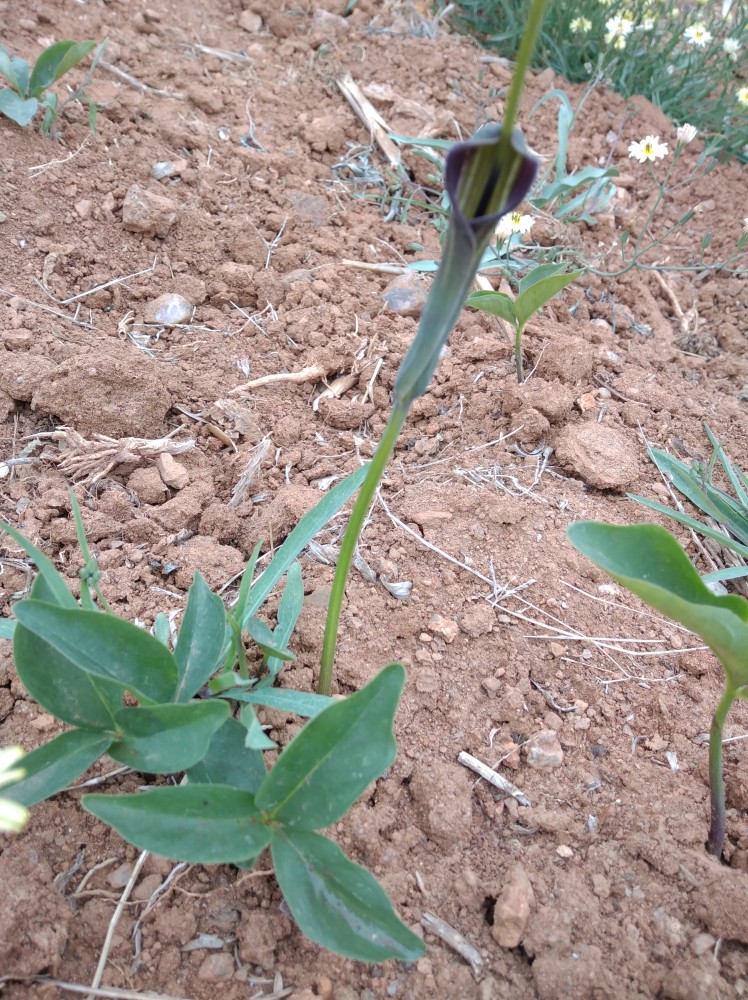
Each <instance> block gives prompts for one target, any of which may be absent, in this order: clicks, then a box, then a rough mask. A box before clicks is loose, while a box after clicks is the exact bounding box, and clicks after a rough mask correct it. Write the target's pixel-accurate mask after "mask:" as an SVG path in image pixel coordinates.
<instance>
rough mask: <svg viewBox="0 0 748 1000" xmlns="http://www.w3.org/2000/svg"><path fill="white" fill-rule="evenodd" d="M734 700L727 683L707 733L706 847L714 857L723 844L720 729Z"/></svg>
mask: <svg viewBox="0 0 748 1000" xmlns="http://www.w3.org/2000/svg"><path fill="white" fill-rule="evenodd" d="M734 701H735V691H734V690H733V688H732V687H730V686H729V685H728V686H727V687H726V688H725V692H724V694H723V695H722V697H721V698H720V700H719V704H718V705H717V708H716V709H715V712H714V716H713V718H712V728H711V731H710V733H709V797H710V800H711V807H712V819H711V823H710V825H709V840H707V842H706V849H707V851H708V852H709V853H710V854H713V855H714V856H715V857H716V858H721V857H722V849H723V848H724V846H725V783H724V780H723V778H722V731H723V729H724V726H725V719H726V718H727V713H728V712H729V711H730V706H731V705H732V703H733V702H734Z"/></svg>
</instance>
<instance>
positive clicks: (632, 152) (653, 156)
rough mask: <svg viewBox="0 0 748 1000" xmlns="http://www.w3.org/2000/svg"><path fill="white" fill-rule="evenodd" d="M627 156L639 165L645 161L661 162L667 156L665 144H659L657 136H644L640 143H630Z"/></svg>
mask: <svg viewBox="0 0 748 1000" xmlns="http://www.w3.org/2000/svg"><path fill="white" fill-rule="evenodd" d="M629 156H630V157H631V158H632V160H637V161H638V162H639V163H646V161H647V160H662V159H664V158H665V157H666V156H667V143H666V142H660V137H659V135H648V136H645V137H644V139H642V140H641V142H632V143H631V145H630V146H629Z"/></svg>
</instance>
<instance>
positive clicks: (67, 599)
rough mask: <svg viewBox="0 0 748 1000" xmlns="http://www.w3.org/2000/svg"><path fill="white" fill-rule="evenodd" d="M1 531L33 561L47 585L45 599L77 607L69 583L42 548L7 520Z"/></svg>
mask: <svg viewBox="0 0 748 1000" xmlns="http://www.w3.org/2000/svg"><path fill="white" fill-rule="evenodd" d="M0 531H4V532H5V533H6V534H8V535H10V537H11V538H12V539H13V541H14V542H15V543H16V544H17V545H20V546H21V548H22V549H23V551H24V552H25V553H26V555H27V556H28V557H29V559H30V560H31V561H32V562H33V564H34V565H35V566H36V568H37V569H38V570H39V573H40V575H41V577H42V579H43V580H44V582H45V583H46V585H47V589H48V592H49V596H48V597H44V600H45V601H47V602H48V603H50V604H59V606H60V607H61V608H77V607H78V602H77V601H76V599H75V598H74V597H73V595H72V594H71V593H70V590H69V588H68V585H67V584H66V583H65V580H64V579H63V577H62V576H61V575H60V574H59V573H58V572H57V570H56V569H55V567H54V564H53V562H52V560H51V559H50V558H49V557H48V556H45V555H44V553H43V552H42V550H41V549H38V548H37V547H36V546H35V545H32V544H31V542H29V541H28V540H27V539H26V538H24V536H23V535H22V534H21V532H20V531H18V529H17V528H14V527H13V525H12V524H8V522H7V521H0Z"/></svg>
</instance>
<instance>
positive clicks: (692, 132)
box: [675, 122, 696, 146]
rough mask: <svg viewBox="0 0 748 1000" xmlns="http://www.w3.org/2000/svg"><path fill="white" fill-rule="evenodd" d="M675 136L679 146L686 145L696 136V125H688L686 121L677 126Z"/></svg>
mask: <svg viewBox="0 0 748 1000" xmlns="http://www.w3.org/2000/svg"><path fill="white" fill-rule="evenodd" d="M675 136H676V138H677V140H678V145H679V146H687V145H688V143H689V142H693V140H694V139H695V138H696V126H695V125H689V124H688V122H686V123H685V124H683V125H680V126H679V127H678V129H677V130H676V133H675Z"/></svg>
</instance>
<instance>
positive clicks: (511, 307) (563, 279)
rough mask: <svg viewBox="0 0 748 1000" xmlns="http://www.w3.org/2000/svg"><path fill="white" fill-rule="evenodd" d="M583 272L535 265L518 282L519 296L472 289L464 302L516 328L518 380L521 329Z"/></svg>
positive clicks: (521, 376) (519, 376) (520, 374)
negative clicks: (513, 296) (514, 297)
mask: <svg viewBox="0 0 748 1000" xmlns="http://www.w3.org/2000/svg"><path fill="white" fill-rule="evenodd" d="M581 274H584V271H582V270H579V271H568V272H564V265H563V264H541V265H540V266H539V267H536V268H534V269H533V270H532V271H530V273H529V274H527V275H526V276H525V277H524V278H522V279H521V280H520V283H519V294H518V295H517V298H516V299H513V298H512V297H511V296H510V295H505V294H504V292H489V291H481V292H473V293H472V295H469V296H468V298H467V301H466V302H465V305H467V306H473V308H474V309H480V310H481V311H482V312H487V313H490V314H491V315H492V316H498V317H499V319H503V320H504V322H505V323H508V324H509V325H510V326H511V328H512V329H513V330H514V361H515V364H516V366H517V381H518V382H524V380H525V373H524V366H523V364H522V333H523V331H524V329H525V326H526V324H527V321H528V320H529V319H530V318H531V317H532V316H533V315H534V314H535V313H536V312H537V311H538V310H539V309H542V307H543V306H544V305H545V304H546V303H547V302H550V300H551V299H552V298H553V297H554V295H558V293H559V292H560V291H562V290H563V289H564V288H566V286H567V285H570V284H571V283H572V281H576V279H577V278H578V277H579V276H580V275H581Z"/></svg>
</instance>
